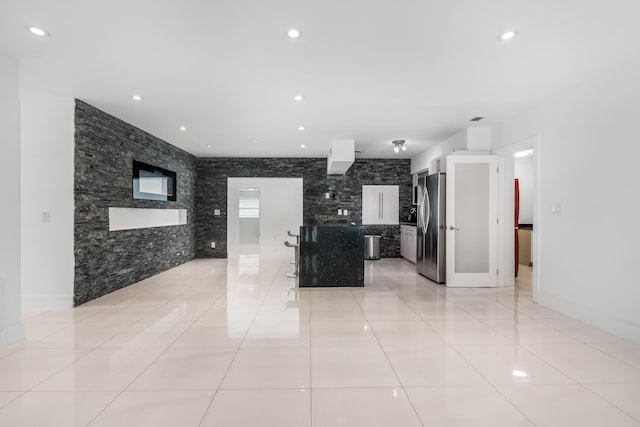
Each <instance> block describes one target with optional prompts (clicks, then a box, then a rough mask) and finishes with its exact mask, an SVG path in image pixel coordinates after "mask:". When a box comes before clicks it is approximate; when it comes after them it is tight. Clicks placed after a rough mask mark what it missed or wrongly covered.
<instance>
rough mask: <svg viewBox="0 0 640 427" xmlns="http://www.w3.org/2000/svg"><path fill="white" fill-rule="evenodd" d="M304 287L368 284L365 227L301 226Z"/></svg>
mask: <svg viewBox="0 0 640 427" xmlns="http://www.w3.org/2000/svg"><path fill="white" fill-rule="evenodd" d="M299 263H300V264H299V276H298V278H299V282H298V286H299V287H301V288H309V287H348V286H356V287H362V286H364V227H362V226H355V225H343V224H335V225H303V226H302V227H300V260H299Z"/></svg>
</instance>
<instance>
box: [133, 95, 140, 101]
mask: <svg viewBox="0 0 640 427" xmlns="http://www.w3.org/2000/svg"><path fill="white" fill-rule="evenodd" d="M131 99H133V100H134V101H142V97H141V96H140V95H131Z"/></svg>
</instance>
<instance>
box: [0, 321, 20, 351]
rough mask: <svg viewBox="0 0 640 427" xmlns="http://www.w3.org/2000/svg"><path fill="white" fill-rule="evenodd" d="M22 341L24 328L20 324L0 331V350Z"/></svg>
mask: <svg viewBox="0 0 640 427" xmlns="http://www.w3.org/2000/svg"><path fill="white" fill-rule="evenodd" d="M23 339H24V326H23V325H22V323H19V324H17V325H13V326H10V327H8V328H7V329H3V330H0V348H1V347H5V346H8V345H11V344H14V343H16V342H18V341H22V340H23Z"/></svg>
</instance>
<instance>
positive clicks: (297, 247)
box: [284, 240, 300, 279]
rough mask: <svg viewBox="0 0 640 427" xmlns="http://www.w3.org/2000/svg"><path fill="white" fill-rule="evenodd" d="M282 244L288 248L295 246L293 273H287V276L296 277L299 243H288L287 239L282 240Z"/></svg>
mask: <svg viewBox="0 0 640 427" xmlns="http://www.w3.org/2000/svg"><path fill="white" fill-rule="evenodd" d="M284 245H285V246H286V247H288V248H295V256H296V259H295V270H294V271H293V273H287V277H291V278H292V279H295V278H296V277H298V259H300V244H299V243H290V242H288V241H287V240H285V241H284Z"/></svg>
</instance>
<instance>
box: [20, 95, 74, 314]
mask: <svg viewBox="0 0 640 427" xmlns="http://www.w3.org/2000/svg"><path fill="white" fill-rule="evenodd" d="M21 104H22V108H21V111H22V125H21V134H22V135H21V140H22V143H21V149H22V156H21V165H22V168H21V169H22V172H21V191H22V200H21V206H22V225H21V230H22V305H23V306H24V307H72V306H73V280H74V257H73V216H74V212H73V209H74V200H73V179H74V178H73V171H74V164H73V161H74V159H73V156H74V153H73V150H74V109H75V101H74V100H73V99H72V98H55V97H45V96H41V97H36V96H26V97H22V99H21ZM43 213H48V216H49V219H48V221H47V220H46V219H45V218H43ZM45 215H46V214H45Z"/></svg>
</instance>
